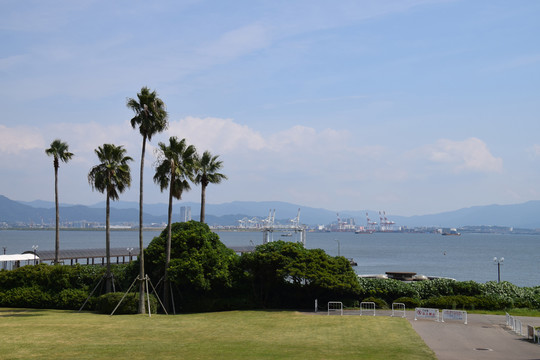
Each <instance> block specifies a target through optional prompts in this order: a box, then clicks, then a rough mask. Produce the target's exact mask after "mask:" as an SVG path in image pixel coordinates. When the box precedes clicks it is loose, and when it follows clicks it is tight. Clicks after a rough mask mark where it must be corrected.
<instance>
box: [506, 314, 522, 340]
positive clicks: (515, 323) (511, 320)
mask: <svg viewBox="0 0 540 360" xmlns="http://www.w3.org/2000/svg"><path fill="white" fill-rule="evenodd" d="M506 325H508V326H510V328H511V329H512V331H514V332H515V333H516V334H519V335H523V325H522V323H521V320H519V319H517V318H515V317H513V316H512V315H508V313H506Z"/></svg>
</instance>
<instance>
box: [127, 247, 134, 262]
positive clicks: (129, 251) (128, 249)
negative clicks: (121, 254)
mask: <svg viewBox="0 0 540 360" xmlns="http://www.w3.org/2000/svg"><path fill="white" fill-rule="evenodd" d="M126 250H127V251H128V253H129V262H131V252H132V251H133V248H127V249H126Z"/></svg>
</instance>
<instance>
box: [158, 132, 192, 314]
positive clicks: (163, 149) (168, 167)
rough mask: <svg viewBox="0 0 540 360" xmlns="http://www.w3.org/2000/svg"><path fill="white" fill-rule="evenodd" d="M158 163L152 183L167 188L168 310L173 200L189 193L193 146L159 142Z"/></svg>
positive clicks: (166, 280)
mask: <svg viewBox="0 0 540 360" xmlns="http://www.w3.org/2000/svg"><path fill="white" fill-rule="evenodd" d="M158 146H159V155H158V162H157V166H156V174H155V175H154V182H155V183H156V184H158V185H159V188H160V189H161V191H163V190H165V189H167V188H169V212H168V218H167V224H168V225H167V246H166V250H165V278H164V282H163V284H164V297H163V298H164V306H165V308H166V309H167V310H169V304H170V292H169V290H170V285H169V277H168V269H169V263H170V262H171V237H172V234H171V225H172V203H173V198H175V199H178V200H179V199H180V198H181V197H182V193H183V192H184V191H189V190H190V188H191V187H190V186H189V182H188V180H192V179H193V167H194V165H195V159H196V157H197V154H196V149H195V146H193V145H189V146H188V145H187V144H186V139H182V140H180V141H178V139H177V138H176V136H171V137H170V138H169V145H167V144H165V143H162V142H160V143H159V144H158Z"/></svg>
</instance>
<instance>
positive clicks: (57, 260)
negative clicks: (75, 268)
mask: <svg viewBox="0 0 540 360" xmlns="http://www.w3.org/2000/svg"><path fill="white" fill-rule="evenodd" d="M54 204H55V207H56V227H55V230H56V236H55V243H54V264H55V265H56V264H59V263H60V227H59V223H60V210H59V205H58V159H57V158H55V159H54Z"/></svg>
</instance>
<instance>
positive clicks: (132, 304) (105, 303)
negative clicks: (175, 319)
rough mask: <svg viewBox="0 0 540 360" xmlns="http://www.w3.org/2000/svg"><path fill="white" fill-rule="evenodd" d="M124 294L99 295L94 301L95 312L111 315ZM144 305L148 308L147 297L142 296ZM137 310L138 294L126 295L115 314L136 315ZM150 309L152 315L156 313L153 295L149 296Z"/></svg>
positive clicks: (155, 301) (155, 300) (155, 302)
mask: <svg viewBox="0 0 540 360" xmlns="http://www.w3.org/2000/svg"><path fill="white" fill-rule="evenodd" d="M123 296H124V293H121V292H115V293H109V294H105V295H101V296H100V297H99V298H98V299H97V300H96V307H95V310H96V311H98V312H100V313H102V314H111V313H112V312H113V310H114V308H116V306H117V305H118V304H119V303H120V300H122V297H123ZM144 301H145V305H146V306H148V302H147V301H148V296H147V295H145V296H144ZM138 308H139V293H128V294H127V295H126V297H125V298H124V300H122V303H120V306H118V309H116V311H115V314H137V311H138ZM150 309H151V311H152V313H155V312H156V311H157V299H156V297H155V296H154V295H152V294H150Z"/></svg>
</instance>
